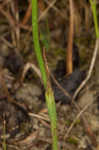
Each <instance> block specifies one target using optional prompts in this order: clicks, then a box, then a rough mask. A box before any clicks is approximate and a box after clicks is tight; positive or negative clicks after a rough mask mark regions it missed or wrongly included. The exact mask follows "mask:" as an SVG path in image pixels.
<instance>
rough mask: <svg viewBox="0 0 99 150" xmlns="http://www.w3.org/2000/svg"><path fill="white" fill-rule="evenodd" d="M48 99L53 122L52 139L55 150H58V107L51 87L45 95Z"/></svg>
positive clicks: (47, 102)
mask: <svg viewBox="0 0 99 150" xmlns="http://www.w3.org/2000/svg"><path fill="white" fill-rule="evenodd" d="M45 97H46V104H47V107H48V113H49V116H50V120H51V131H52V138H53V145H52V147H53V150H58V138H57V129H56V126H57V115H56V106H55V100H54V95H53V91H52V88H51V87H48V88H47V90H46V93H45Z"/></svg>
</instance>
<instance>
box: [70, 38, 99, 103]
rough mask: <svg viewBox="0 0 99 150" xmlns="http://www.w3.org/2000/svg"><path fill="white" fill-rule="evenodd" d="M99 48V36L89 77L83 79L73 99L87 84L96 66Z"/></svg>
mask: <svg viewBox="0 0 99 150" xmlns="http://www.w3.org/2000/svg"><path fill="white" fill-rule="evenodd" d="M98 49H99V38H98V39H96V44H95V49H94V52H93V57H92V60H91V64H90V67H89V71H88V74H87V77H86V78H85V80H84V81H82V83H81V84H80V86H79V87H78V88H77V90H76V92H75V93H74V95H73V98H72V101H74V99H75V98H76V96H77V95H78V93H79V92H80V90H81V89H82V88H83V87H84V86H85V85H86V83H87V82H88V80H89V79H90V77H91V74H92V71H93V68H94V65H95V60H96V56H97V52H98Z"/></svg>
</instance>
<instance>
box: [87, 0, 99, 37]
mask: <svg viewBox="0 0 99 150" xmlns="http://www.w3.org/2000/svg"><path fill="white" fill-rule="evenodd" d="M89 2H90V5H91V8H92V13H93V19H94V26H95V32H96V38H99V27H98V18H97V11H96V0H89Z"/></svg>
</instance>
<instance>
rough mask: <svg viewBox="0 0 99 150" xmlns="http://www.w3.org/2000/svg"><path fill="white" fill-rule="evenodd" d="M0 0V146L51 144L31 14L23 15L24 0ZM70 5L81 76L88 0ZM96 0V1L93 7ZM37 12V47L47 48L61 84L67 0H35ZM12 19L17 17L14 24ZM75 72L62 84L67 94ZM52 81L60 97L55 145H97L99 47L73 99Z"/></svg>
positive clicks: (68, 148) (88, 54)
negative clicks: (37, 6) (38, 39)
mask: <svg viewBox="0 0 99 150" xmlns="http://www.w3.org/2000/svg"><path fill="white" fill-rule="evenodd" d="M4 2H5V4H4ZM4 2H3V1H2V0H1V1H0V150H5V149H7V150H27V149H29V150H51V149H52V147H51V146H52V137H51V129H50V120H49V117H48V112H47V107H46V104H45V98H44V88H43V84H42V81H41V79H40V77H39V69H38V64H37V60H36V56H35V53H34V46H33V41H32V30H31V26H32V25H31V15H30V16H29V17H26V19H27V18H28V19H27V21H26V20H25V19H24V16H25V15H24V14H25V13H26V12H27V8H29V7H28V6H29V2H28V1H25V0H24V1H23V2H22V3H21V2H20V1H19V2H18V3H16V4H15V3H14V2H13V1H10V2H8V0H4ZM15 6H17V8H18V9H16V10H17V11H15ZM74 6H75V13H74V20H75V21H74V22H75V28H74V30H75V33H74V45H76V47H77V51H78V53H79V57H76V56H75V58H74V62H75V68H74V72H76V71H75V70H78V72H82V71H83V70H84V71H85V76H84V78H85V77H86V76H87V72H88V69H89V66H90V63H91V59H92V56H93V51H94V47H95V32H94V23H93V19H92V13H91V8H90V4H89V2H88V1H83V2H82V0H79V1H76V2H74ZM98 6H99V2H98V1H97V9H98ZM97 12H98V11H97ZM7 14H8V15H7ZM15 14H18V15H19V18H20V19H17V17H16V16H14V15H15ZM64 14H65V15H64ZM11 17H12V18H13V19H11ZM38 17H39V34H40V44H41V48H44V47H45V48H46V49H47V50H46V56H47V61H48V65H49V68H50V71H51V72H52V73H53V74H54V76H55V77H56V79H57V80H58V82H59V83H60V84H61V83H62V81H63V80H62V78H63V76H64V73H65V71H64V70H65V63H64V61H65V58H66V48H67V43H68V33H69V1H68V0H61V1H58V0H56V1H52V0H44V1H39V15H38ZM13 21H14V23H16V21H18V22H17V23H19V26H17V25H15V24H14V23H13ZM14 25H15V26H14ZM74 47H75V46H74ZM74 47H73V48H74ZM74 49H75V48H74ZM59 61H60V62H63V63H62V65H61V64H60V63H59ZM76 62H77V63H76ZM78 62H79V64H78ZM58 63H59V64H58ZM57 64H58V65H57ZM59 66H60V67H59ZM35 68H36V69H37V71H36V69H35ZM24 71H25V75H24V77H23V74H24ZM77 75H78V74H77V72H76V73H74V74H73V75H72V77H71V76H69V77H67V78H66V81H65V82H64V83H65V84H64V83H62V84H61V85H63V88H64V89H65V90H67V91H69V93H70V94H71V96H73V94H74V92H75V91H76V89H77V87H79V85H80V83H81V82H82V81H83V79H84V78H83V77H81V80H80V76H77ZM67 80H68V81H67ZM79 80H80V81H79ZM54 86H55V85H53V82H52V87H53V90H54V92H55V93H54V95H55V97H58V98H59V99H57V98H56V111H57V118H58V119H57V128H58V144H59V150H75V149H76V150H99V53H98V54H97V58H96V61H95V67H94V69H93V71H92V75H91V78H90V80H89V81H88V82H87V84H86V85H85V86H84V88H83V89H82V90H81V91H80V92H79V94H78V96H77V98H76V100H75V101H74V102H73V103H71V102H70V100H67V97H65V96H64V94H63V93H62V92H61V93H60V92H59V91H57V90H58V88H57V87H56V86H55V87H54ZM57 94H59V95H58V96H57ZM62 98H63V100H62ZM63 101H64V102H63Z"/></svg>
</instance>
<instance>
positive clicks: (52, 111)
mask: <svg viewBox="0 0 99 150" xmlns="http://www.w3.org/2000/svg"><path fill="white" fill-rule="evenodd" d="M37 4H38V3H37V0H32V29H33V42H34V49H35V53H36V56H37V60H38V64H39V67H40V71H41V74H42V79H43V83H44V88H45V91H46V92H45V98H46V103H47V107H48V113H49V117H50V120H51V131H52V140H53V141H52V142H53V150H58V141H57V123H56V121H57V118H56V106H55V100H54V95H53V91H52V89H51V86H50V83H49V79H48V74H47V73H46V68H45V64H44V61H43V58H42V53H41V49H40V43H39V33H38V17H37V11H38V9H37V8H38V7H37Z"/></svg>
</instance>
